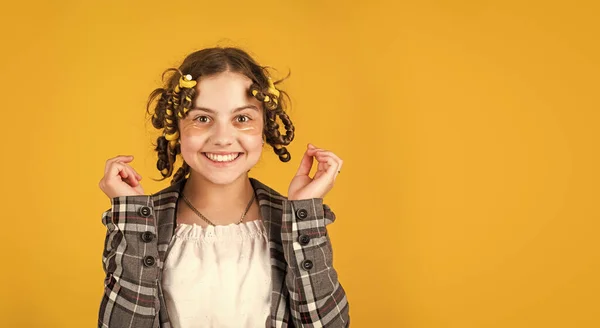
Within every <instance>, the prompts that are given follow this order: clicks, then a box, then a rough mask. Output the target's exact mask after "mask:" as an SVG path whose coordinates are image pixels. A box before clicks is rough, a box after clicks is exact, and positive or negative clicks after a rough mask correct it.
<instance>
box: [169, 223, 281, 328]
mask: <svg viewBox="0 0 600 328" xmlns="http://www.w3.org/2000/svg"><path fill="white" fill-rule="evenodd" d="M169 247H170V251H169V253H168V255H167V258H166V260H165V263H164V268H163V276H162V286H163V292H164V295H165V302H166V305H167V311H168V312H169V317H170V319H171V323H172V325H173V327H174V328H192V327H203V328H204V327H223V328H225V327H235V328H242V327H253V328H254V327H265V323H266V322H267V319H268V318H269V316H270V309H271V264H270V258H269V242H268V238H267V234H266V231H265V228H264V226H263V223H262V221H260V220H256V221H249V222H245V223H241V224H239V225H236V224H231V225H227V226H209V227H207V228H202V227H201V226H198V225H195V224H194V225H188V224H179V225H178V226H177V228H176V229H175V234H174V235H173V239H172V240H171V243H170V246H169Z"/></svg>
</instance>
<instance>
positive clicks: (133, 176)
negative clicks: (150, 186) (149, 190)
mask: <svg viewBox="0 0 600 328" xmlns="http://www.w3.org/2000/svg"><path fill="white" fill-rule="evenodd" d="M123 165H124V166H125V169H124V170H123V172H127V176H126V177H125V180H124V181H125V182H126V183H127V184H128V185H130V186H132V187H136V186H138V185H139V184H140V183H139V179H138V176H139V174H137V173H136V172H135V170H134V169H133V168H132V167H131V166H129V165H127V164H123Z"/></svg>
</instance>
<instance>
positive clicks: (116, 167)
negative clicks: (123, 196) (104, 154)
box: [107, 162, 138, 187]
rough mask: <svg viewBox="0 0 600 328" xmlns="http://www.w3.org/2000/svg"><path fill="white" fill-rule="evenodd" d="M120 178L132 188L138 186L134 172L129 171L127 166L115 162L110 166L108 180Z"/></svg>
mask: <svg viewBox="0 0 600 328" xmlns="http://www.w3.org/2000/svg"><path fill="white" fill-rule="evenodd" d="M115 177H116V178H119V179H120V180H122V181H124V182H125V183H127V184H128V185H130V186H132V187H133V186H136V185H137V184H138V182H137V180H136V179H135V177H134V175H133V172H131V171H130V170H128V166H127V164H123V163H119V162H114V163H112V164H111V165H110V168H109V172H108V174H107V178H108V180H112V179H114V178H115Z"/></svg>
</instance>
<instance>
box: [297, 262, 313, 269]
mask: <svg viewBox="0 0 600 328" xmlns="http://www.w3.org/2000/svg"><path fill="white" fill-rule="evenodd" d="M300 266H302V269H304V270H306V271H308V270H310V269H312V268H313V263H312V261H311V260H304V261H302V263H301V264H300Z"/></svg>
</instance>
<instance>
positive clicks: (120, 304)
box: [98, 196, 160, 328]
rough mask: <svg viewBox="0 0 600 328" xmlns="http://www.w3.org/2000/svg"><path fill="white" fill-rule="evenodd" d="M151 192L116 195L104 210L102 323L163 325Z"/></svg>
mask: <svg viewBox="0 0 600 328" xmlns="http://www.w3.org/2000/svg"><path fill="white" fill-rule="evenodd" d="M151 204H152V200H151V198H150V196H127V197H116V198H113V199H112V208H111V209H109V210H107V211H106V212H104V213H103V214H102V223H103V224H104V225H105V226H106V229H107V231H106V239H105V242H104V251H103V254H102V262H103V268H104V272H105V273H106V278H105V279H104V294H103V297H102V302H101V304H100V311H99V315H98V327H110V328H117V327H119V328H120V327H139V328H146V327H147V328H151V327H152V328H155V327H158V326H159V320H158V312H159V307H160V303H159V301H158V296H157V295H158V291H157V288H158V286H157V282H158V269H157V264H158V263H157V261H158V259H159V257H158V246H157V241H156V238H155V236H156V224H155V218H154V213H153V212H154V211H153V207H152V205H151Z"/></svg>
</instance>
